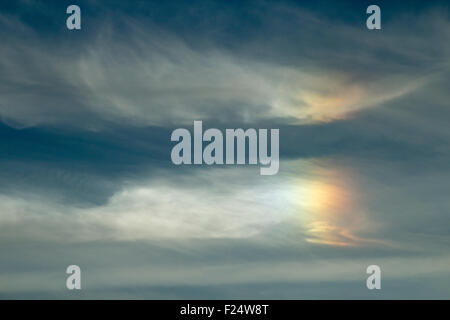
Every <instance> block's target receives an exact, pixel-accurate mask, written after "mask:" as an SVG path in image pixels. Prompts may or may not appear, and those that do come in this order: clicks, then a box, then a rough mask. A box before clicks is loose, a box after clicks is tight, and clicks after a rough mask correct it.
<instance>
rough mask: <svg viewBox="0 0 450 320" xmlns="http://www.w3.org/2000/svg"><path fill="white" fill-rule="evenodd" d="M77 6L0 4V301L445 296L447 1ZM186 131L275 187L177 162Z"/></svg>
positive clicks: (243, 173) (449, 257)
mask: <svg viewBox="0 0 450 320" xmlns="http://www.w3.org/2000/svg"><path fill="white" fill-rule="evenodd" d="M76 3H77V4H78V5H79V6H80V7H81V11H82V29H81V30H80V31H69V30H67V28H66V24H65V20H66V17H67V14H66V13H65V11H66V7H67V6H68V5H70V4H72V1H33V0H28V1H25V0H20V1H14V2H6V3H2V4H1V5H0V38H1V39H2V42H1V45H0V48H1V50H0V150H1V151H0V163H1V168H2V170H0V257H1V259H0V261H1V262H0V298H5V299H14V298H32V299H35V298H67V299H72V298H75V299H77V298H141V299H161V298H170V299H188V298H193V299H197V298H217V299H219V298H223V299H232V298H236V299H238V298H249V299H259V298H261V299H262V298H264V299H270V298H287V299H297V298H302V299H311V298H312V299H347V298H348V299H350V298H361V299H380V298H385V299H390V298H393V299H419V298H436V299H448V297H449V295H450V281H449V279H450V277H449V270H448V269H449V268H448V266H449V263H450V252H449V250H448V247H449V241H450V233H449V229H448V219H449V210H450V200H449V198H448V190H449V187H450V182H449V181H450V179H449V178H450V170H449V169H450V161H449V160H450V150H449V142H450V129H449V125H450V123H449V122H450V110H449V103H448V101H449V98H450V96H449V91H448V81H449V79H450V74H449V68H450V65H449V57H450V46H449V43H450V42H449V40H450V23H449V7H448V3H447V2H445V1H426V2H425V1H408V2H405V1H378V2H377V4H378V5H379V6H380V8H381V12H382V30H376V31H369V30H367V28H366V27H365V19H366V17H367V15H366V14H365V9H366V8H367V6H368V5H369V4H372V2H367V1H339V2H338V1H314V2H312V1H311V2H310V1H299V2H294V1H286V2H280V1H277V2H275V1H249V2H247V1H245V2H242V1H226V2H202V1H186V2H184V1H171V2H167V3H165V4H162V3H160V2H156V1H127V2H124V1H76ZM194 120H202V121H203V123H204V127H205V128H206V127H216V128H279V129H280V171H279V173H278V174H277V175H274V176H261V175H259V168H257V167H255V166H222V167H219V166H175V165H173V164H172V163H171V161H170V151H171V148H172V147H173V143H172V142H171V141H170V134H171V132H172V131H173V130H174V129H175V128H180V127H185V128H190V129H191V128H192V125H193V121H194ZM70 264H77V265H79V266H80V267H81V270H82V275H83V280H82V281H83V289H82V290H81V291H79V292H73V291H68V290H67V289H66V288H65V279H66V276H67V275H66V274H65V268H66V267H67V266H68V265H70ZM371 264H377V265H379V266H380V267H381V270H382V277H383V278H382V290H380V291H376V292H375V291H369V290H367V288H366V285H365V283H366V282H365V280H366V277H367V275H366V273H365V271H366V267H367V266H368V265H371Z"/></svg>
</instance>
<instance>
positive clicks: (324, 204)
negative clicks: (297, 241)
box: [295, 169, 365, 246]
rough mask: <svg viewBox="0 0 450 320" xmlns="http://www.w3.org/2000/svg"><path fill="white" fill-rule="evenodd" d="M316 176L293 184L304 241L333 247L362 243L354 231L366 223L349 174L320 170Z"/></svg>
mask: <svg viewBox="0 0 450 320" xmlns="http://www.w3.org/2000/svg"><path fill="white" fill-rule="evenodd" d="M316 176H317V179H300V180H299V181H298V182H297V184H296V186H295V196H296V197H297V200H296V203H297V204H298V206H299V209H300V210H301V220H302V225H304V226H305V227H306V232H307V238H306V241H308V242H310V243H319V244H325V245H334V246H357V245H360V244H362V242H364V240H363V239H361V238H359V237H358V236H357V235H356V233H357V231H358V230H359V229H361V228H363V227H364V225H365V216H364V212H363V211H362V210H361V207H360V205H359V203H358V201H357V193H356V191H355V188H354V187H353V186H352V184H351V182H350V180H349V179H348V176H346V175H345V174H343V173H338V172H335V171H325V170H323V169H320V170H319V172H318V174H317V175H314V177H316Z"/></svg>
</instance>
